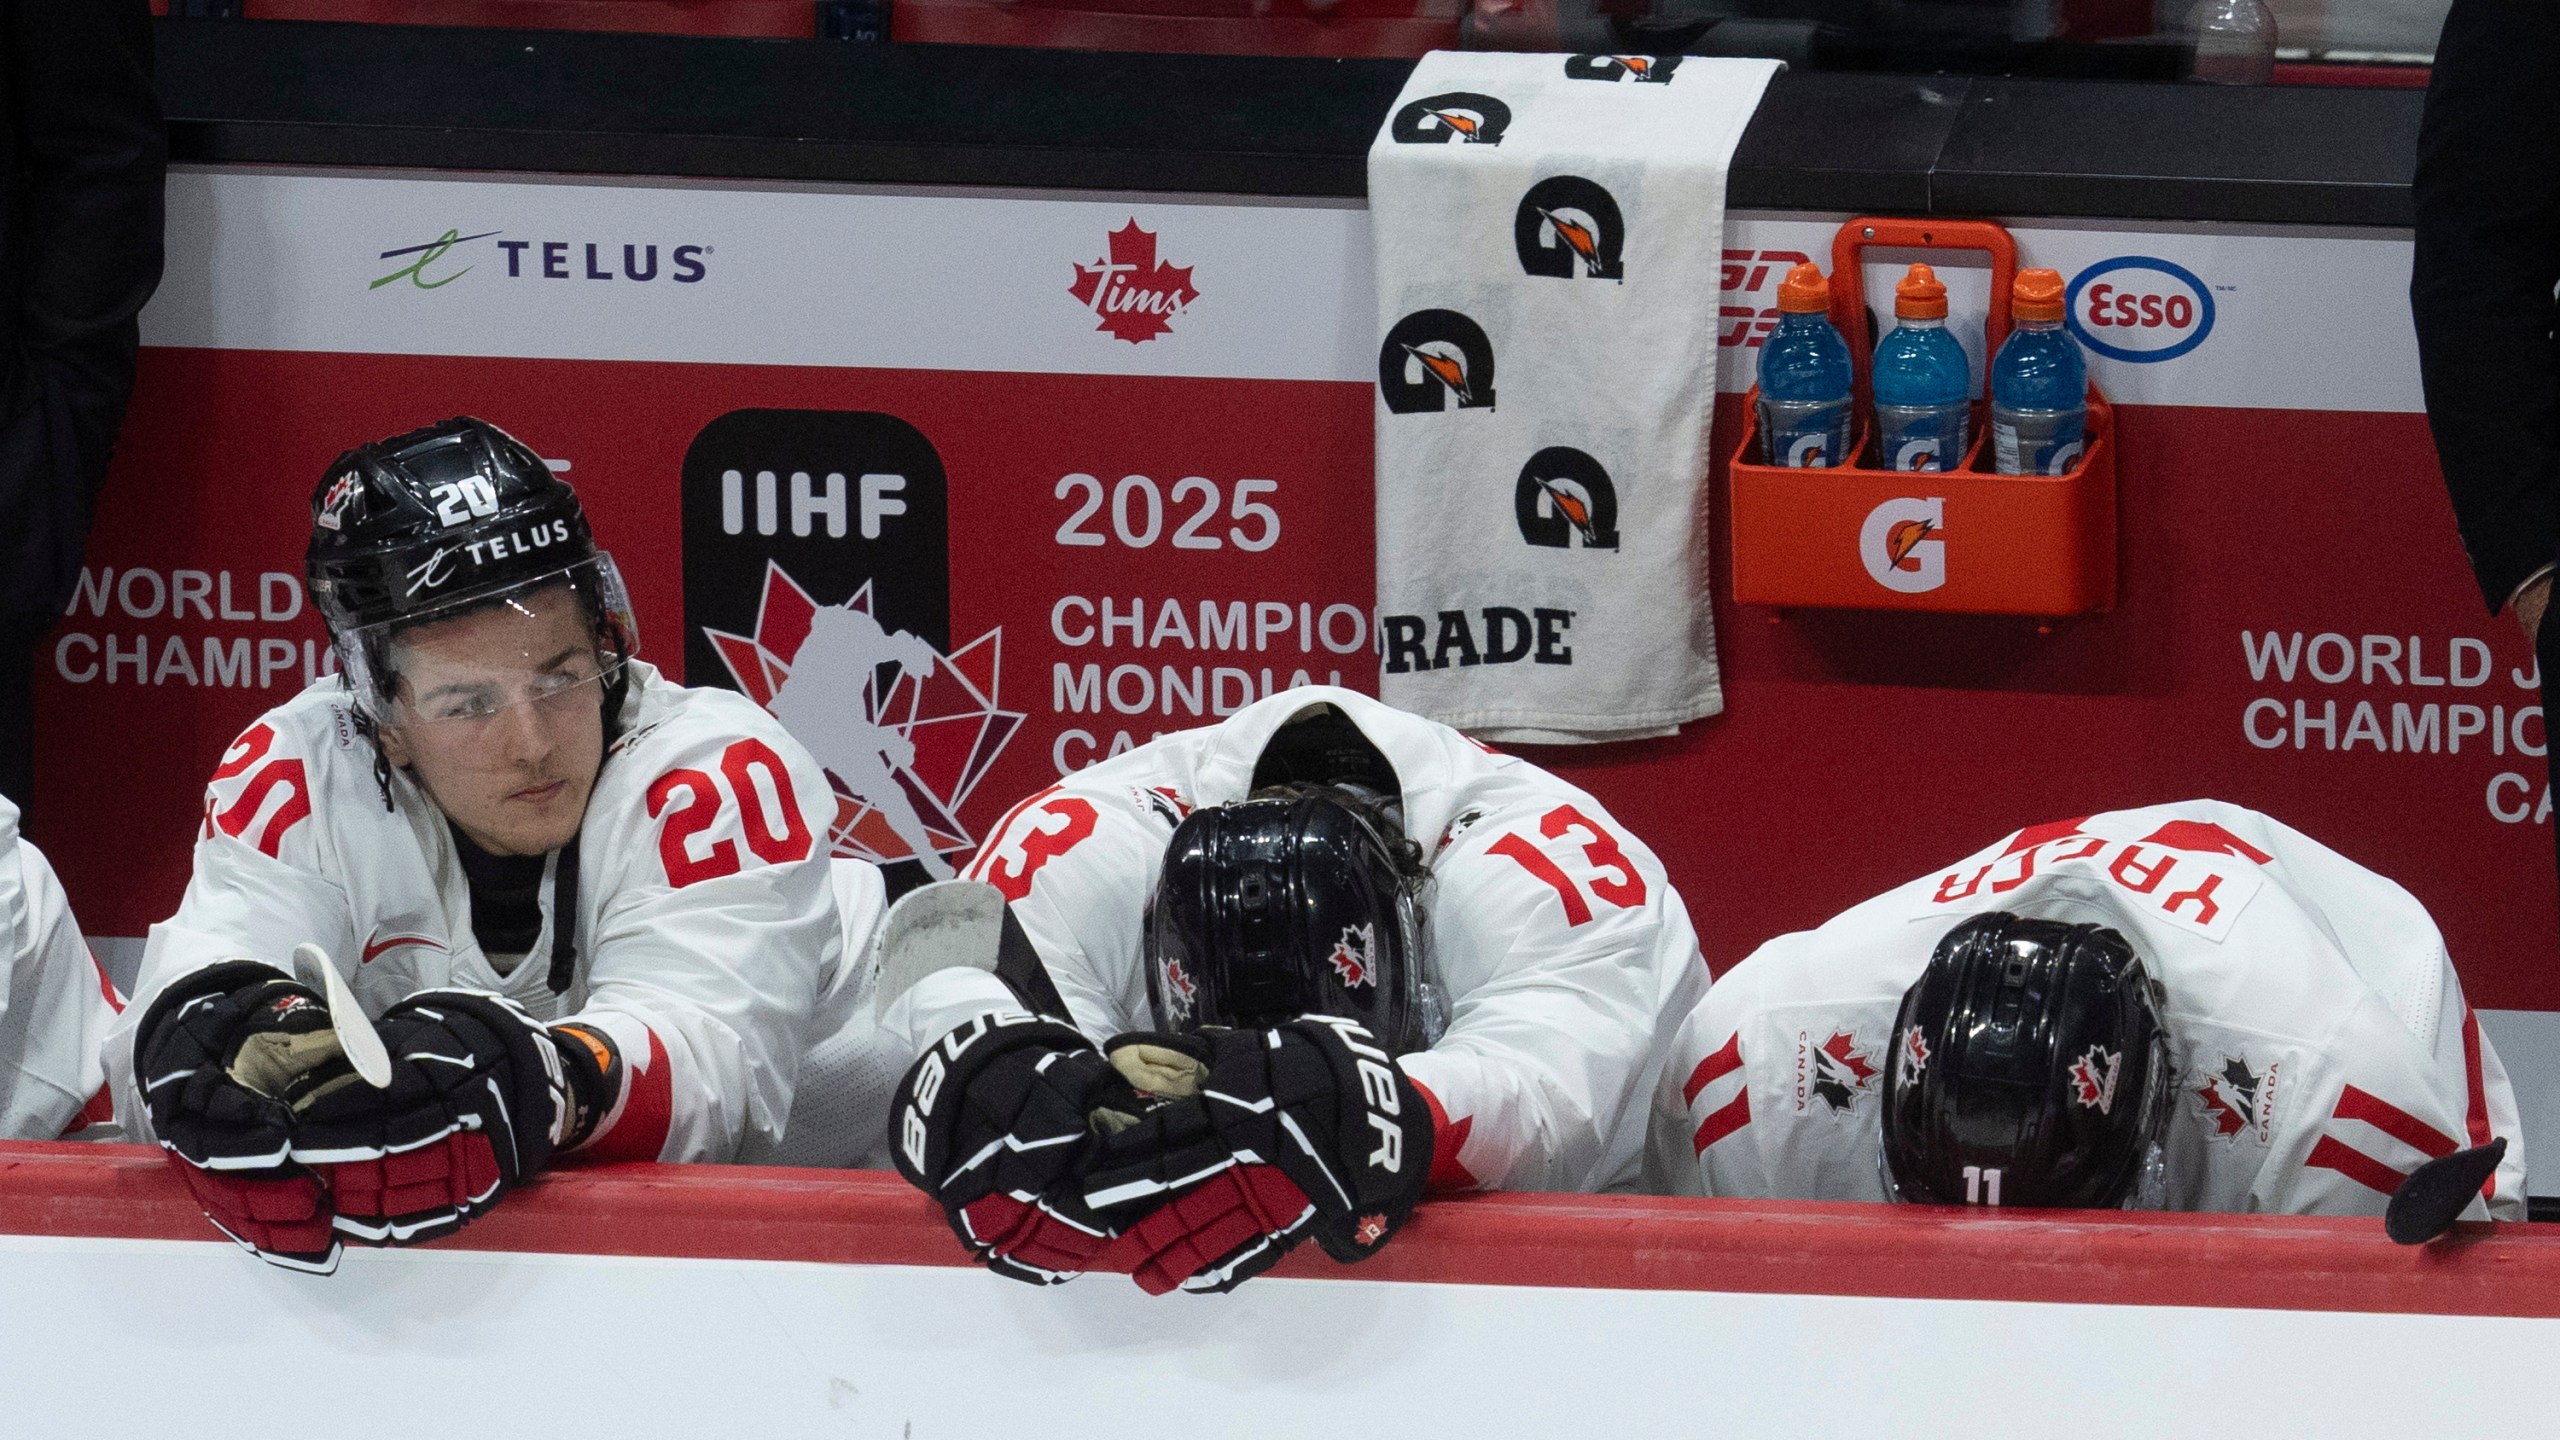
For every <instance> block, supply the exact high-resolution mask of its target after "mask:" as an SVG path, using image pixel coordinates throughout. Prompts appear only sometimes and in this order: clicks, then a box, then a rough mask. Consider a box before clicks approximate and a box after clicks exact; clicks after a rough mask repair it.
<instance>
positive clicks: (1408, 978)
mask: <svg viewBox="0 0 2560 1440" xmlns="http://www.w3.org/2000/svg"><path fill="white" fill-rule="evenodd" d="M1426 876H1427V872H1426V871H1425V870H1424V869H1423V867H1422V865H1421V861H1420V852H1419V851H1418V850H1417V849H1415V848H1414V847H1413V846H1412V843H1411V842H1410V841H1408V840H1406V839H1405V837H1404V835H1403V833H1402V832H1401V830H1398V829H1396V828H1395V827H1394V825H1393V823H1392V821H1390V820H1388V819H1387V817H1386V816H1385V815H1384V814H1383V813H1381V812H1380V811H1379V810H1378V809H1377V807H1375V806H1374V805H1372V804H1369V803H1367V802H1365V801H1363V800H1362V799H1361V798H1360V797H1358V796H1357V795H1355V794H1351V793H1347V792H1336V791H1332V790H1328V789H1326V788H1323V787H1316V786H1286V787H1279V788H1278V789H1276V790H1274V791H1270V792H1264V793H1261V794H1257V795H1256V796H1255V797H1254V798H1252V799H1247V800H1242V801H1238V802H1236V803H1234V804H1229V805H1213V806H1209V807H1207V808H1205V809H1201V810H1198V811H1195V812H1193V813H1192V814H1191V815H1190V816H1189V817H1188V818H1186V819H1184V820H1183V822H1182V823H1181V824H1180V825H1177V826H1176V827H1174V832H1173V838H1172V839H1171V840H1170V841H1168V842H1167V844H1166V846H1165V853H1164V867H1163V870H1162V871H1161V873H1160V874H1159V876H1158V878H1157V881H1156V890H1155V894H1154V896H1153V897H1152V898H1151V899H1150V900H1149V902H1148V905H1147V924H1146V964H1145V967H1144V969H1145V973H1146V982H1147V1001H1148V1004H1149V1005H1150V1007H1151V1008H1152V1009H1153V1010H1154V1012H1155V1020H1156V1024H1157V1025H1158V1026H1159V1027H1160V1028H1163V1029H1166V1030H1174V1031H1189V1030H1197V1029H1200V1028H1202V1027H1204V1026H1228V1027H1253V1026H1262V1025H1275V1024H1279V1023H1282V1022H1284V1021H1287V1020H1292V1019H1295V1018H1297V1017H1298V1016H1301V1015H1309V1014H1323V1015H1339V1016H1343V1017H1346V1018H1348V1019H1353V1020H1357V1021H1359V1022H1360V1023H1361V1024H1362V1025H1364V1026H1366V1027H1367V1028H1368V1029H1369V1031H1370V1033H1371V1034H1373V1035H1376V1036H1377V1037H1378V1038H1379V1039H1381V1040H1383V1041H1385V1042H1386V1043H1387V1045H1388V1047H1389V1048H1390V1049H1392V1050H1394V1051H1395V1052H1396V1053H1399V1054H1403V1053H1407V1052H1410V1051H1414V1050H1421V1049H1426V1048H1428V1047H1429V1046H1430V1044H1431V1042H1432V1041H1434V1040H1436V1039H1438V1038H1439V1035H1440V1032H1441V1031H1442V1030H1443V1029H1445V1028H1446V1024H1447V1021H1446V1009H1445V1002H1444V1001H1443V998H1442V995H1441V992H1440V988H1439V986H1438V985H1437V984H1436V983H1435V982H1434V978H1433V975H1432V967H1431V964H1430V959H1429V956H1428V954H1427V952H1426V949H1425V946H1424V944H1423V935H1422V923H1421V913H1420V910H1419V908H1418V898H1417V897H1418V894H1419V891H1420V889H1421V885H1422V882H1423V880H1424V879H1425V878H1426Z"/></svg>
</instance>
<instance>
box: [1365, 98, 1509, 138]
mask: <svg viewBox="0 0 2560 1440" xmlns="http://www.w3.org/2000/svg"><path fill="white" fill-rule="evenodd" d="M1510 128H1511V107H1510V106H1508V105H1505V104H1503V103H1502V102H1501V101H1499V100H1496V99H1494V98H1493V97H1492V96H1490V95H1479V94H1477V93H1475V92H1474V91H1472V90H1452V91H1450V92H1449V93H1447V94H1445V95H1425V96H1424V97H1422V98H1421V99H1419V100H1416V101H1414V102H1413V103H1412V104H1410V105H1407V106H1405V107H1404V108H1403V109H1401V110H1398V111H1397V112H1396V115H1395V119H1394V120H1393V121H1391V122H1389V123H1388V126H1387V134H1388V135H1389V136H1391V137H1392V138H1393V139H1394V140H1395V142H1396V143H1397V144H1399V145H1446V144H1450V143H1451V142H1455V143H1457V144H1460V145H1499V144H1501V143H1502V132H1503V131H1505V130H1508V129H1510Z"/></svg>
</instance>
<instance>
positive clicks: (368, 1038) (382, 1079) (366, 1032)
mask: <svg viewBox="0 0 2560 1440" xmlns="http://www.w3.org/2000/svg"><path fill="white" fill-rule="evenodd" d="M293 969H294V973H295V975H296V976H297V977H298V978H300V980H301V981H302V983H303V984H305V985H308V986H310V987H311V988H312V989H314V990H317V991H319V992H320V995H321V998H322V999H323V1000H324V1001H325V1002H326V1003H327V1005H328V1007H329V1024H330V1028H331V1029H333V1030H335V1031H336V1032H337V1035H338V1048H339V1049H341V1050H344V1051H346V1052H347V1063H348V1064H350V1065H353V1066H354V1067H355V1071H356V1075H357V1077H358V1078H359V1079H361V1080H363V1081H364V1083H366V1084H367V1085H370V1086H372V1087H373V1088H374V1089H376V1090H380V1089H383V1088H385V1087H387V1086H389V1085H390V1084H391V1052H390V1051H388V1050H385V1049H384V1048H383V1047H382V1036H381V1034H380V1032H378V1031H376V1030H375V1029H374V1028H373V1022H372V1021H371V1020H369V1019H367V1018H365V1013H364V1007H363V1006H361V1005H359V1004H357V1003H356V992H355V991H353V990H351V989H348V988H347V982H346V980H345V978H344V977H342V976H341V975H339V974H338V967H337V966H336V965H335V964H333V963H331V962H330V959H329V952H327V951H325V950H323V949H321V948H320V947H319V946H317V945H308V944H305V945H296V946H294V947H293Z"/></svg>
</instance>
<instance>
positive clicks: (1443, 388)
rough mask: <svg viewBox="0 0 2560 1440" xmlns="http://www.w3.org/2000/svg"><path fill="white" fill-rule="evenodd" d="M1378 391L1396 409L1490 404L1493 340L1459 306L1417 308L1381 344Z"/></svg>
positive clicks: (1422, 410)
mask: <svg viewBox="0 0 2560 1440" xmlns="http://www.w3.org/2000/svg"><path fill="white" fill-rule="evenodd" d="M1378 394H1379V396H1380V397H1381V398H1382V399H1384V400H1385V401H1386V402H1387V410H1388V411H1389V413H1391V414H1396V415H1414V414H1422V413H1426V412H1431V411H1440V410H1447V409H1449V408H1450V407H1451V406H1452V405H1455V406H1456V407H1457V408H1458V409H1461V410H1477V409H1482V410H1490V409H1492V408H1493V341H1491V340H1490V339H1488V338H1486V336H1485V333H1484V327H1483V326H1481V325H1478V324H1477V323H1476V322H1475V321H1473V320H1471V319H1469V318H1467V317H1466V316H1464V315H1461V314H1459V313H1458V312H1457V311H1455V310H1416V311H1414V312H1413V313H1412V314H1410V315H1407V316H1406V317H1404V318H1403V319H1401V320H1399V321H1397V322H1396V323H1395V325H1394V326H1393V327H1392V328H1390V329H1389V330H1388V331H1387V338H1386V342H1385V343H1384V344H1382V345H1380V346H1379V347H1378Z"/></svg>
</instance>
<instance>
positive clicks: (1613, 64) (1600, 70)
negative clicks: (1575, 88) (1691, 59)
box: [1564, 55, 1682, 85]
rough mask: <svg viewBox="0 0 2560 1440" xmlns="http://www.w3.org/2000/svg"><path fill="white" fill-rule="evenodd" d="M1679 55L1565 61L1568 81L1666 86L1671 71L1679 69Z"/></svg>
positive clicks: (1565, 75) (1587, 58)
mask: <svg viewBox="0 0 2560 1440" xmlns="http://www.w3.org/2000/svg"><path fill="white" fill-rule="evenodd" d="M1681 58H1682V57H1680V56H1678V55H1575V56H1572V57H1570V58H1568V59H1567V60H1566V61H1565V62H1564V78H1566V79H1567V80H1603V81H1607V82H1608V83H1610V84H1613V85H1614V84H1616V83H1617V82H1619V81H1621V80H1630V79H1632V80H1635V81H1637V82H1638V83H1640V84H1645V85H1668V84H1670V83H1671V75H1672V72H1673V71H1675V70H1678V69H1679V68H1680V61H1681Z"/></svg>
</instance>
